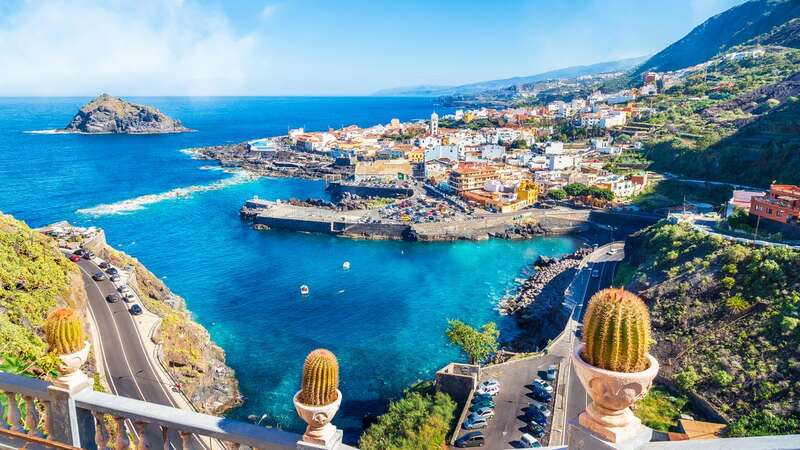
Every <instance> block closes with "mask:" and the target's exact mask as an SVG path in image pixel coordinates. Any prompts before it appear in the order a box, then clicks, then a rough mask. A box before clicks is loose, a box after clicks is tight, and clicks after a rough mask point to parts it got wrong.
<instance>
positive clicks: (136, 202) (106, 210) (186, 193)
mask: <svg viewBox="0 0 800 450" xmlns="http://www.w3.org/2000/svg"><path fill="white" fill-rule="evenodd" d="M233 173H234V175H233V176H232V177H229V178H225V179H222V180H218V181H215V182H213V183H211V184H204V185H194V186H187V187H180V188H175V189H172V190H169V191H167V192H162V193H160V194H147V195H142V196H139V197H136V198H131V199H128V200H121V201H118V202H114V203H104V204H101V205H97V206H93V207H91V208H83V209H79V210H78V214H85V215H88V216H94V217H97V216H107V215H112V214H125V213H130V212H134V211H140V210H142V209H145V207H146V206H147V205H152V204H154V203H160V202H163V201H165V200H172V199H179V198H189V197H191V195H192V194H194V193H196V192H206V191H218V190H220V189H225V188H226V187H229V186H234V185H237V184H242V183H246V182H248V181H252V180H255V179H256V178H258V176H257V175H254V174H252V173H250V172H244V171H236V172H233Z"/></svg>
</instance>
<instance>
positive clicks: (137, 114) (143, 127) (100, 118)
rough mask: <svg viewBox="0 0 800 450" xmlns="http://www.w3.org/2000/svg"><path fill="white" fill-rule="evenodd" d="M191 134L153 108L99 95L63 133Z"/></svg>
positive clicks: (77, 115)
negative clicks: (185, 132)
mask: <svg viewBox="0 0 800 450" xmlns="http://www.w3.org/2000/svg"><path fill="white" fill-rule="evenodd" d="M184 131H191V130H190V129H188V128H186V127H184V126H183V124H181V121H180V120H176V119H173V118H171V117H169V116H167V115H166V114H164V113H162V112H161V111H159V110H158V109H156V108H154V107H152V106H146V105H136V104H133V103H129V102H127V101H125V100H122V99H121V98H119V97H113V96H111V95H108V94H102V95H100V96H98V97H95V98H94V99H93V100H92V101H90V102H89V103H87V104H85V105H83V106H82V107H81V109H80V110H79V111H78V113H77V114H75V116H74V117H73V118H72V120H71V121H70V123H69V125H67V126H66V127H65V128H64V129H63V130H59V132H62V133H86V134H109V133H120V134H158V133H182V132H184Z"/></svg>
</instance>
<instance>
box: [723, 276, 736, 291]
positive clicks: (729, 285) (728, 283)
mask: <svg viewBox="0 0 800 450" xmlns="http://www.w3.org/2000/svg"><path fill="white" fill-rule="evenodd" d="M721 281H722V285H723V286H725V289H727V290H729V291H730V290H731V289H733V287H734V286H735V285H736V279H735V278H733V277H725V278H723V279H722V280H721Z"/></svg>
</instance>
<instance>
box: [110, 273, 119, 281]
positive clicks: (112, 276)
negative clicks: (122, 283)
mask: <svg viewBox="0 0 800 450" xmlns="http://www.w3.org/2000/svg"><path fill="white" fill-rule="evenodd" d="M108 279H109V280H111V281H113V282H114V283H117V282H118V281H119V280H120V278H119V274H118V273H115V274H114V275H111V276H110V277H108Z"/></svg>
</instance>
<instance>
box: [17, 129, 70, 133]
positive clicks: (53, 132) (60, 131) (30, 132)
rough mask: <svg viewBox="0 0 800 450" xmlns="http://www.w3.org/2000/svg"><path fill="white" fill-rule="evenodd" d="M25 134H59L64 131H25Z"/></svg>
mask: <svg viewBox="0 0 800 450" xmlns="http://www.w3.org/2000/svg"><path fill="white" fill-rule="evenodd" d="M23 133H25V134H58V133H63V131H62V130H56V129H52V130H32V131H23Z"/></svg>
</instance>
